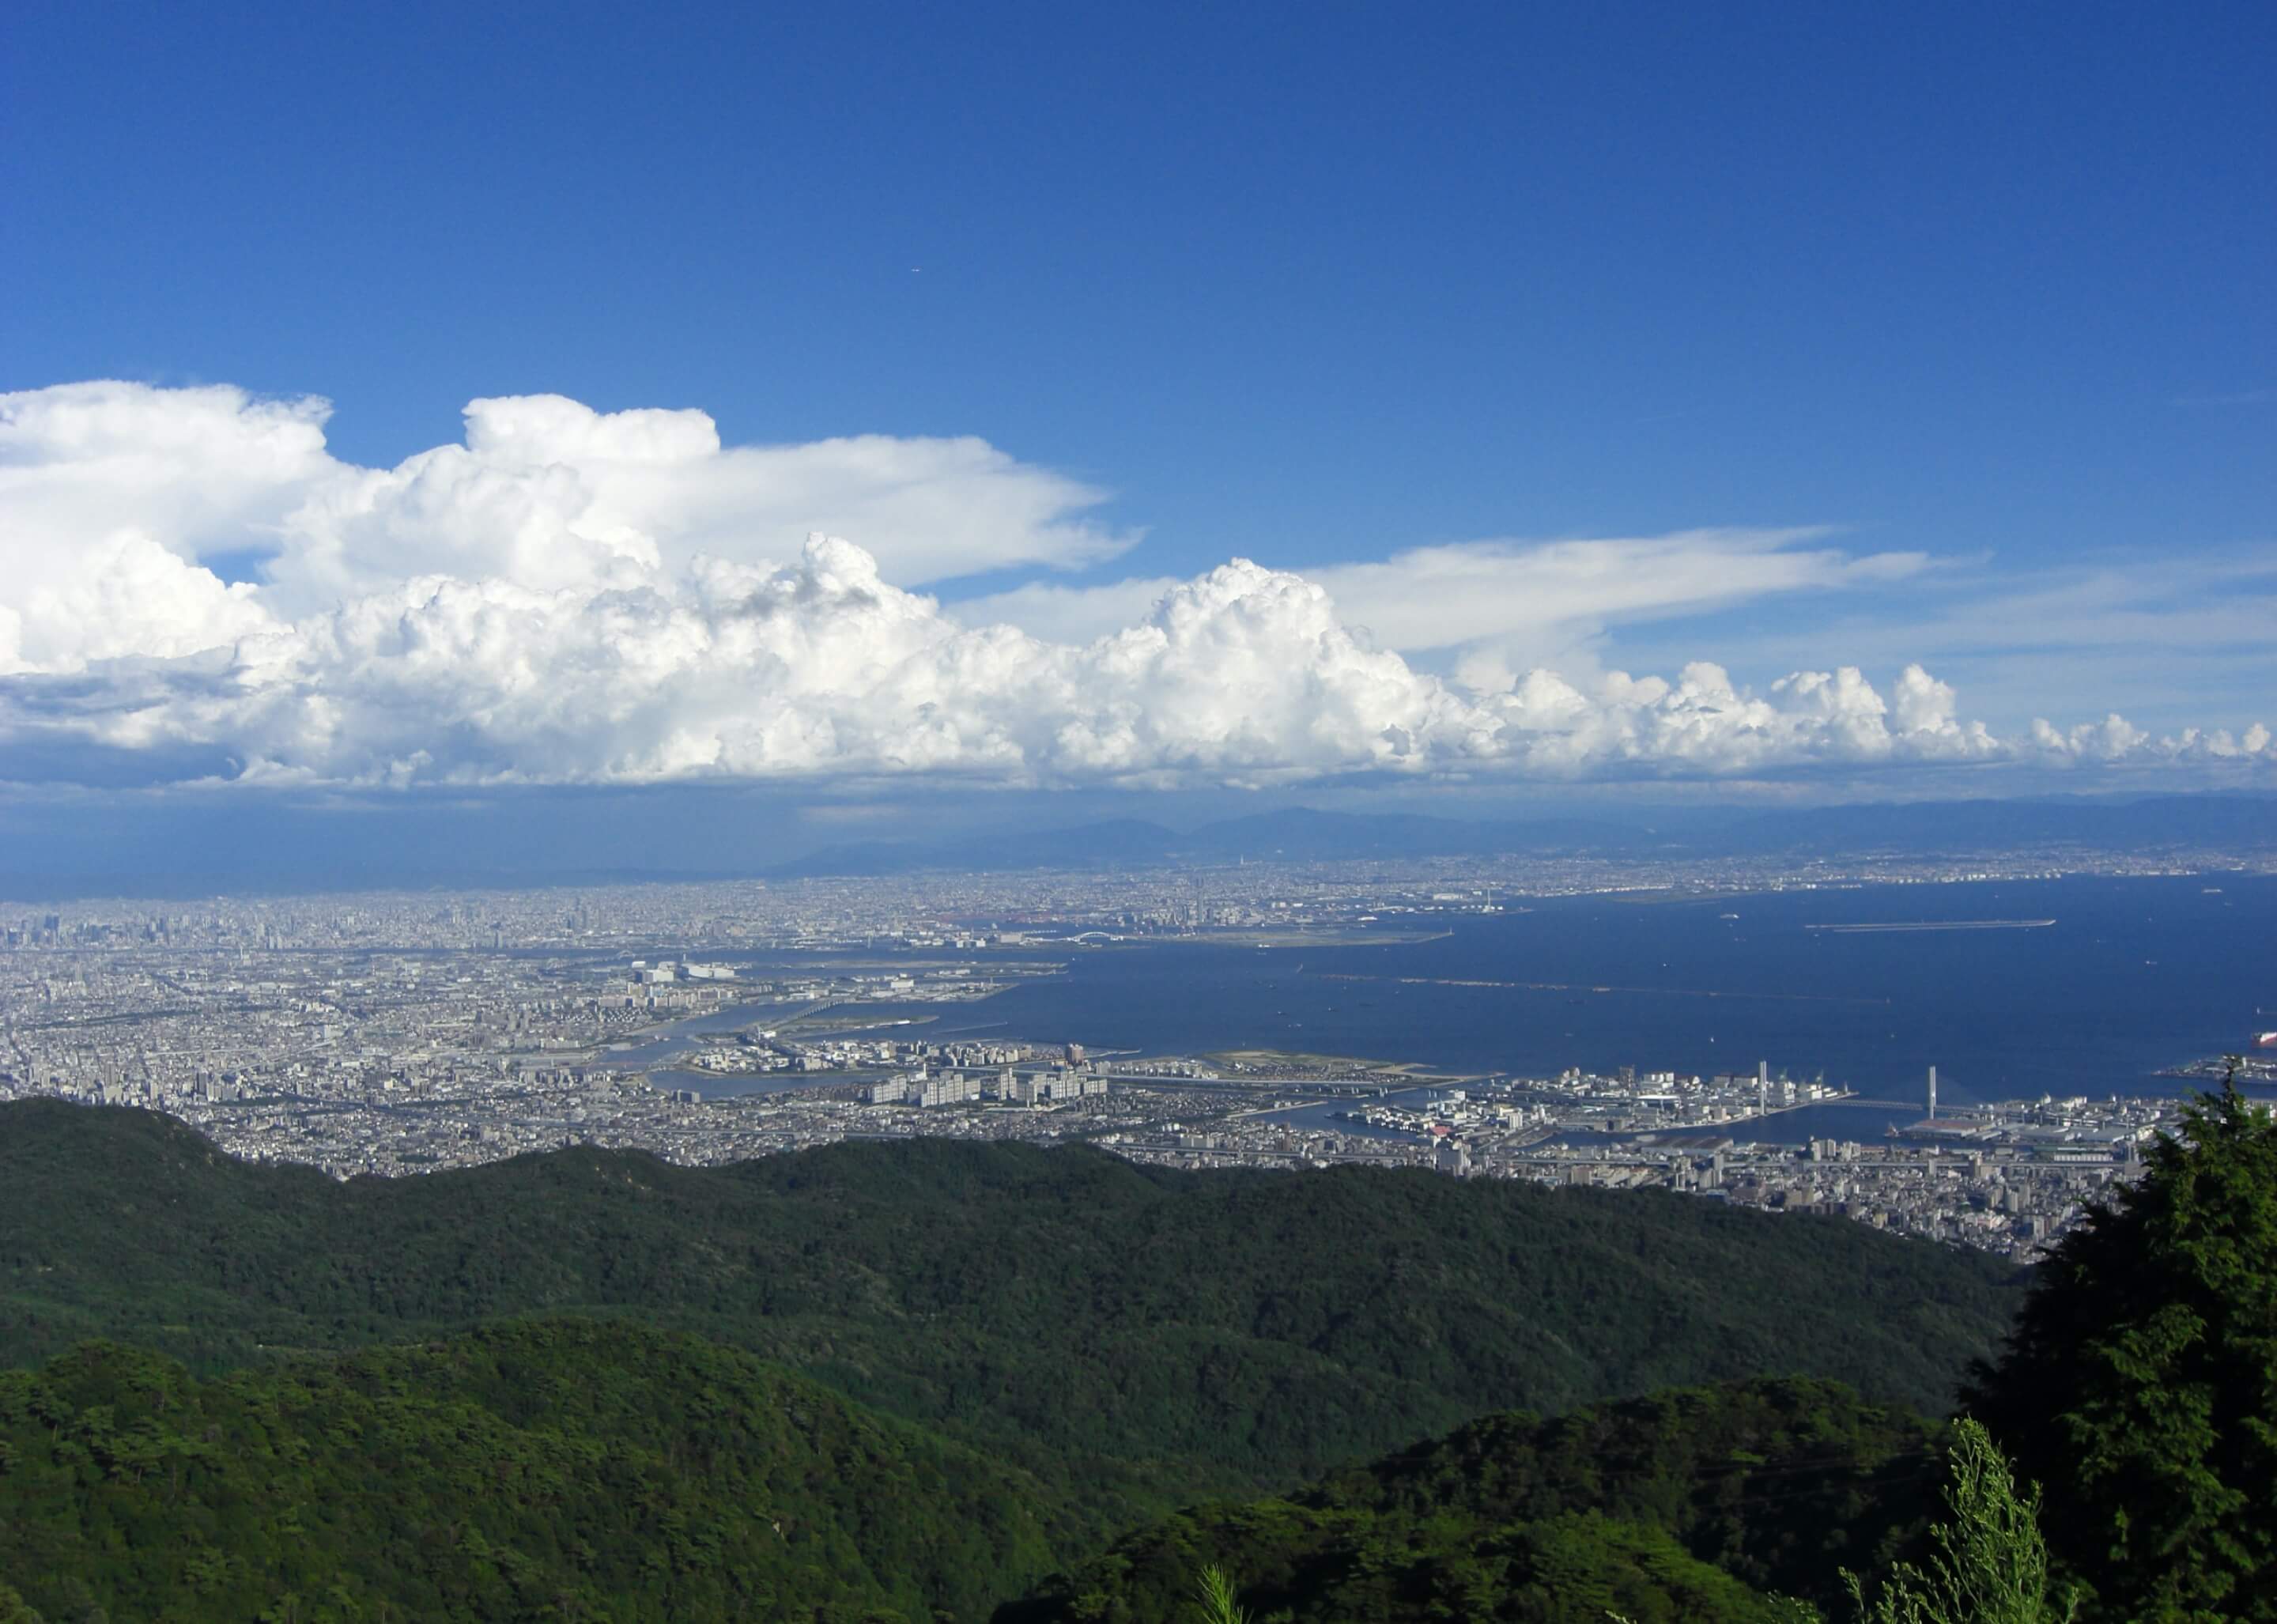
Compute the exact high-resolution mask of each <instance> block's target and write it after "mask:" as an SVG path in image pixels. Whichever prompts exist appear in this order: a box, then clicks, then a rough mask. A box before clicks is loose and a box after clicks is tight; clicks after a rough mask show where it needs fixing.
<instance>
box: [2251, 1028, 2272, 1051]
mask: <svg viewBox="0 0 2277 1624" xmlns="http://www.w3.org/2000/svg"><path fill="white" fill-rule="evenodd" d="M2253 1047H2254V1048H2277V1032H2265V1033H2262V1034H2261V1035H2260V1036H2259V1037H2258V1038H2256V1039H2254V1040H2253Z"/></svg>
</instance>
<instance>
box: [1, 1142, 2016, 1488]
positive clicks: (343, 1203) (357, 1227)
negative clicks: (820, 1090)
mask: <svg viewBox="0 0 2277 1624" xmlns="http://www.w3.org/2000/svg"><path fill="white" fill-rule="evenodd" d="M2016 1294H2017V1286H2016V1284H2015V1277H2014V1275H2013V1274H2012V1273H2011V1271H2010V1270H2008V1269H2007V1268H2005V1267H2004V1266H2003V1265H2001V1264H1999V1263H1998V1262H1994V1261H1992V1260H1990V1259H1987V1258H1984V1257H1982V1256H1978V1255H1976V1254H1964V1253H1958V1252H1953V1251H1947V1250H1945V1249H1941V1248H1938V1247H1932V1246H1929V1245H1925V1244H1922V1243H1918V1242H1914V1241H1908V1240H1901V1239H1895V1238H1892V1237H1890V1236H1886V1235H1882V1234H1878V1233H1876V1232H1874V1231H1870V1230H1867V1229H1865V1228H1863V1227H1862V1226H1859V1225H1855V1224H1848V1223H1846V1222H1842V1221H1839V1220H1835V1219H1818V1218H1809V1217H1769V1216H1760V1215H1756V1214H1751V1213H1744V1212H1736V1211H1731V1210H1727V1209H1725V1208H1722V1207H1720V1206H1718V1205H1717V1204H1713V1203H1709V1202H1702V1201H1691V1200H1687V1199H1683V1198H1679V1197H1673V1196H1662V1195H1653V1194H1610V1193H1586V1192H1567V1191H1551V1190H1544V1189H1537V1188H1533V1187H1529V1186H1519V1185H1514V1184H1509V1183H1502V1182H1488V1181H1458V1180H1454V1179H1449V1178H1439V1177H1436V1176H1434V1175H1430V1174H1427V1173H1420V1172H1417V1173H1386V1172H1382V1171H1380V1170H1362V1169H1339V1170H1330V1171H1326V1172H1318V1173H1305V1174H1296V1175H1288V1174H1233V1173H1212V1174H1174V1173H1169V1172H1165V1171H1161V1170H1150V1169H1143V1168H1139V1167H1137V1166H1134V1165H1132V1164H1131V1163H1126V1162H1123V1161H1122V1160H1120V1159H1118V1158H1116V1157H1113V1156H1111V1155H1106V1154H1104V1153H1100V1152H1097V1151H1093V1150H1089V1149H1085V1148H1080V1147H1070V1148H1064V1149H1057V1150H1049V1151H1047V1150H1041V1149H1037V1148H1034V1147H1026V1146H1016V1145H977V1144H971V1143H962V1142H949V1141H940V1140H933V1141H917V1142H910V1143H897V1144H891V1145H887V1144H849V1145H842V1146H837V1147H829V1148H826V1149H821V1150H815V1151H809V1152H804V1153H801V1154H797V1155H784V1156H777V1157H771V1158H766V1159H764V1160H760V1161H756V1162H751V1163H742V1164H740V1165H736V1166H733V1167H724V1168H715V1169H688V1168H678V1167H673V1166H669V1165H666V1164H665V1163H660V1162H658V1161H656V1160H654V1159H653V1158H651V1157H649V1156H646V1155H636V1154H623V1153H613V1152H600V1151H594V1150H589V1149H575V1150H565V1151H561V1152H558V1153H553V1154H550V1155H535V1156H526V1157H522V1158H519V1159H517V1160H514V1161H512V1162H507V1163H498V1164H495V1165H491V1166H488V1167H483V1168H478V1169H473V1170H466V1171H462V1172H451V1173H443V1174H437V1175H433V1176H430V1177H427V1178H411V1179H400V1180H392V1181H390V1180H359V1181H355V1182H353V1183H349V1184H347V1185H341V1184H337V1183H334V1182H332V1181H331V1180H330V1179H327V1178H324V1177H323V1176H321V1175H319V1174H316V1173H314V1172H311V1171H309V1170H305V1169H296V1168H285V1167H267V1166H253V1165H247V1164H244V1163H236V1162H233V1161H231V1160H229V1159H228V1158H226V1157H225V1156H223V1155H220V1154H219V1153H217V1151H215V1150H214V1149H213V1147H211V1146H210V1145H209V1144H208V1143H207V1142H206V1141H205V1140H202V1139H201V1138H200V1137H198V1136H197V1135H196V1134H194V1133H193V1132H189V1131H188V1130H187V1129H185V1128H183V1127H182V1126H180V1125H179V1124H176V1123H173V1122H171V1121H170V1120H168V1119H165V1118H163V1117H154V1116H148V1115H145V1114H141V1113H135V1112H126V1111H115V1110H91V1109H80V1108H74V1107H71V1106H65V1105H62V1104H57V1103H54V1102H21V1103H17V1104H13V1105H8V1106H0V1358H5V1359H6V1360H8V1361H14V1362H19V1363H20V1362H24V1361H31V1360H35V1359H39V1358H43V1357H48V1356H51V1355H53V1354H54V1353H57V1352H60V1351H61V1350H63V1349H64V1348H65V1347H67V1346H70V1345H71V1344H72V1343H73V1342H75V1341H77V1340H79V1339H80V1338H86V1337H88V1336H95V1335H101V1336H107V1337H113V1338H120V1339H123V1340H128V1341H133V1342H136V1343H141V1344H144V1345H147V1346H155V1347H157V1348H160V1349H163V1350H164V1351H167V1352H169V1353H173V1354H175V1355H177V1356H179V1357H180V1358H182V1359H184V1360H186V1361H187V1362H189V1363H190V1364H191V1365H192V1366H193V1367H194V1368H196V1369H204V1370H212V1369H224V1368H227V1367H230V1366H232V1365H236V1364H242V1363H246V1362H249V1361H257V1360H262V1359H266V1358H271V1357H274V1356H275V1354H276V1351H277V1350H278V1349H279V1348H287V1349H331V1348H341V1347H348V1346H358V1345H362V1344H364V1343H369V1342H375V1341H381V1340H387V1339H391V1338H405V1337H410V1336H426V1335H431V1334H436V1333H438V1332H440V1331H444V1330H449V1329H452V1328H459V1327H465V1326H468V1325H472V1324H476V1323H480V1322H482V1321H484V1320H485V1319H488V1318H491V1317H494V1316H498V1315H514V1314H523V1313H530V1312H545V1311H557V1310H562V1309H579V1310H587V1311H598V1312H603V1313H624V1314H628V1315H637V1316H639V1317H640V1318H642V1319H643V1320H644V1321H650V1322H655V1323H668V1324H674V1325H679V1326H683V1327H689V1328H695V1329H700V1330H707V1331H711V1332H713V1333H715V1334H718V1335H720V1336H722V1337H724V1338H727V1339H729V1340H732V1341H734V1342H736V1343H739V1344H741V1345H742V1346H746V1347H749V1348H751V1349H753V1350H755V1351H758V1352H759V1353H764V1354H765V1355H767V1356H769V1357H772V1358H776V1359H780V1360H781V1361H785V1362H787V1363H789V1364H792V1365H794V1366H796V1367H797V1368H798V1369H802V1370H803V1371H804V1372H805V1373H807V1374H809V1375H811V1376H816V1377H818V1378H819V1379H820V1380H823V1381H825V1382H826V1383H828V1384H831V1385H833V1386H834V1387H836V1388H838V1389H839V1390H840V1391H843V1392H846V1393H848V1394H849V1395H850V1396H852V1397H855V1398H857V1399H860V1400H862V1401H864V1402H866V1403H869V1404H872V1405H875V1406H877V1407H881V1408H883V1409H886V1410H887V1411H890V1412H892V1413H894V1414H899V1415H902V1416H904V1417H907V1418H910V1419H913V1420H918V1421H921V1422H925V1423H927V1424H929V1425H934V1426H938V1427H940V1428H942V1429H945V1430H948V1431H950V1432H952V1433H953V1434H955V1435H956V1436H959V1437H963V1438H965V1439H967V1440H968V1441H971V1442H975V1443H979V1444H981V1445H985V1446H986V1447H987V1448H989V1449H990V1450H991V1451H992V1452H998V1453H1001V1454H1003V1455H1005V1456H1007V1457H1008V1458H1009V1459H1012V1460H1016V1461H1017V1462H1018V1463H1019V1464H1020V1465H1022V1466H1024V1467H1026V1468H1030V1469H1032V1470H1036V1471H1038V1472H1039V1473H1045V1474H1048V1475H1053V1476H1055V1477H1056V1478H1058V1479H1059V1480H1060V1481H1062V1482H1066V1483H1076V1482H1080V1483H1083V1484H1085V1488H1086V1498H1087V1501H1088V1503H1091V1504H1093V1505H1095V1506H1098V1507H1099V1508H1100V1509H1099V1515H1100V1518H1101V1520H1102V1522H1105V1523H1111V1522H1112V1521H1114V1520H1115V1519H1116V1518H1117V1517H1119V1516H1122V1515H1124V1514H1125V1513H1131V1512H1136V1511H1147V1512H1151V1511H1155V1510H1159V1509H1161V1508H1162V1507H1163V1506H1167V1505H1169V1504H1174V1503H1177V1502H1178V1501H1182V1500H1184V1499H1187V1498H1192V1496H1193V1495H1194V1494H1195V1493H1197V1492H1230V1491H1241V1490H1244V1489H1255V1488H1279V1487H1283V1486H1285V1485H1286V1484H1288V1483H1291V1482H1293V1481H1296V1480H1298V1478H1299V1477H1301V1476H1306V1475H1316V1474H1317V1473H1319V1472H1321V1471H1322V1470H1325V1469H1327V1468H1333V1467H1336V1466H1339V1465H1343V1464H1345V1463H1348V1462H1350V1461H1352V1460H1357V1459H1361V1458H1365V1457H1366V1456H1367V1455H1368V1454H1371V1453H1374V1452H1381V1451H1383V1450H1386V1449H1390V1448H1395V1447H1397V1446H1398V1445H1403V1444H1405V1443H1407V1442H1409V1441H1411V1440H1413V1438H1415V1437H1419V1436H1422V1435H1425V1434H1428V1433H1430V1432H1434V1431H1439V1430H1445V1429H1447V1428H1450V1427H1452V1426H1455V1425H1458V1424H1459V1423H1460V1422H1464V1421H1466V1420H1468V1419H1470V1418H1471V1417H1473V1416H1475V1415H1478V1414H1482V1413H1484V1412H1486V1411H1489V1410H1492V1409H1496V1408H1501V1407H1527V1408H1532V1409H1536V1410H1542V1411H1550V1410H1559V1409H1565V1408H1568V1407H1573V1406H1574V1405H1577V1404H1581V1403H1586V1402H1588V1401H1591V1400H1595V1399H1604V1398H1608V1397H1613V1396H1618V1395H1621V1394H1626V1393H1634V1392H1640V1391H1647V1390H1649V1389H1652V1388H1656V1387H1662V1386H1668V1385H1672V1384H1692V1383H1697V1382H1701V1381H1706V1380H1716V1379H1723V1378H1728V1377H1740V1376H1757V1375H1762V1374H1766V1373H1799V1374H1809V1375H1817V1376H1831V1377H1834V1378H1837V1379H1840V1380H1844V1381H1847V1382H1849V1383H1851V1384H1854V1385H1855V1386H1857V1387H1858V1388H1859V1389H1860V1390H1862V1391H1865V1392H1867V1393H1869V1394H1870V1395H1872V1396H1874V1397H1876V1398H1877V1399H1892V1400H1897V1401H1900V1402H1904V1403H1908V1404H1909V1405H1912V1406H1914V1407H1917V1408H1920V1409H1923V1410H1925V1411H1929V1412H1931V1413H1937V1412H1940V1411H1942V1410H1943V1409H1944V1408H1945V1407H1946V1405H1947V1404H1948V1403H1949V1401H1950V1394H1951V1391H1952V1389H1953V1383H1954V1381H1955V1379H1956V1378H1957V1377H1958V1376H1959V1375H1960V1374H1961V1371H1962V1369H1963V1368H1964V1367H1965V1365H1966V1363H1967V1361H1969V1359H1970V1358H1971V1357H1973V1356H1976V1355H1980V1354H1983V1353H1987V1352H1989V1351H1990V1350H1991V1346H1993V1343H1994V1341H1995V1339H1996V1338H1998V1336H1999V1333H2000V1331H2001V1330H2002V1328H2003V1327H2004V1326H2005V1324H2006V1323H2007V1320H2008V1317H2009V1315H2010V1314H2011V1311H2012V1307H2013V1303H2014V1299H2015V1296H2016Z"/></svg>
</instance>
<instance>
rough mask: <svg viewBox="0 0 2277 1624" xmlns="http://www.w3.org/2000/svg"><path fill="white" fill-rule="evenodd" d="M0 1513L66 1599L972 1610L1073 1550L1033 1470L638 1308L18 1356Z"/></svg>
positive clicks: (484, 1615)
mask: <svg viewBox="0 0 2277 1624" xmlns="http://www.w3.org/2000/svg"><path fill="white" fill-rule="evenodd" d="M0 1508H4V1514H0V1574H4V1575H6V1576H7V1577H8V1578H9V1580H10V1581H11V1582H12V1583H13V1584H14V1585H15V1587H16V1589H17V1590H18V1591H19V1593H20V1596H21V1598H22V1601H23V1602H24V1603H25V1604H26V1605H29V1606H30V1607H32V1608H34V1609H36V1610H38V1611H39V1612H40V1613H43V1614H45V1615H46V1616H47V1617H49V1618H50V1619H54V1620H66V1619H69V1620H77V1619H87V1618H95V1617H101V1616H108V1617H110V1618H114V1619H138V1620H170V1621H171V1620H185V1621H187V1620H225V1619H226V1620H249V1619H275V1620H286V1619H294V1620H348V1619H373V1620H380V1619H400V1620H428V1619H438V1620H441V1619H448V1620H513V1619H591V1620H602V1619H608V1620H727V1619H741V1618H799V1619H814V1620H870V1619H887V1618H893V1619H900V1618H914V1619H923V1618H927V1617H930V1616H931V1614H932V1610H933V1608H935V1607H939V1608H942V1609H944V1610H946V1611H947V1612H948V1613H951V1614H953V1615H955V1616H957V1617H966V1618H970V1617H977V1616H981V1615H984V1614H985V1613H986V1611H987V1607H988V1604H989V1603H990V1601H991V1600H992V1599H993V1598H994V1597H995V1596H997V1595H999V1594H1001V1587H1002V1586H1003V1585H1004V1583H1005V1582H1006V1580H1007V1579H1008V1578H1009V1577H1011V1576H1012V1575H1013V1574H1017V1573H1019V1572H1020V1571H1021V1570H1023V1569H1025V1570H1026V1571H1028V1572H1029V1573H1031V1574H1033V1573H1036V1572H1039V1571H1040V1570H1041V1569H1042V1568H1043V1567H1045V1566H1046V1565H1047V1562H1048V1560H1049V1558H1050V1554H1051V1550H1052V1538H1051V1533H1050V1530H1049V1529H1048V1528H1047V1521H1046V1519H1047V1516H1048V1514H1049V1509H1050V1502H1049V1500H1048V1498H1047V1497H1046V1496H1044V1495H1043V1494H1042V1493H1040V1492H1039V1490H1038V1487H1037V1485H1036V1484H1035V1483H1034V1482H1033V1481H1032V1480H1031V1479H1029V1478H1027V1477H1026V1476H1025V1475H1023V1474H1020V1473H1018V1472H1016V1471H1011V1470H1009V1469H1007V1468H1003V1467H1001V1466H1000V1465H997V1464H996V1463H994V1462H991V1461H989V1460H985V1459H983V1458H981V1457H979V1456H978V1455H976V1454H974V1453H973V1452H971V1451H970V1450H966V1449H963V1448H961V1447H959V1446H957V1445H950V1444H946V1443H944V1442H942V1441H941V1440H940V1439H939V1438H936V1437H928V1436H926V1435H925V1434H924V1433H923V1432H921V1431H919V1430H917V1429H915V1428H912V1427H909V1426H906V1425H904V1424H902V1423H900V1422H893V1421H890V1420H887V1419H885V1418H882V1417H880V1416H877V1415H873V1414H865V1413H864V1412H863V1411H861V1410H860V1409H859V1408H857V1407H855V1406H852V1405H849V1404H848V1403H847V1402H846V1401H845V1400H844V1399H841V1398H839V1397H838V1396H837V1395H836V1394H834V1393H833V1392H830V1391H828V1390H826V1389H825V1388H822V1387H819V1386H818V1385H816V1384H813V1383H811V1382H808V1381H804V1380H802V1379H800V1378H798V1377H796V1376H792V1375H790V1374H788V1373H787V1372H785V1371H782V1370H780V1369H773V1368H772V1367H770V1366H767V1365H765V1364H764V1363H762V1362H761V1361H758V1360H756V1359H753V1358H751V1357H750V1355H749V1354H745V1353H738V1352H736V1351H735V1350H733V1349H728V1348H723V1347H720V1346H716V1345H713V1344H711V1343H707V1342H704V1341H703V1340H701V1339H699V1338H690V1337H686V1336H679V1335H674V1334H671V1333H666V1332H660V1331H653V1330H643V1329H642V1328H640V1327H637V1326H635V1325H632V1324H629V1323H622V1322H617V1323H594V1322H590V1321H568V1322H561V1321H542V1322H534V1323H522V1324H514V1325H508V1326H503V1327H500V1328H498V1329H495V1330H486V1331H481V1332H476V1333H474V1334H472V1335H468V1336H464V1337H458V1338H452V1339H450V1340H448V1341H445V1342H440V1343H436V1344H432V1345H429V1346H415V1347H400V1348H387V1349H379V1350H373V1351H369V1352H366V1353H358V1354H354V1355H352V1356H349V1357H347V1358H345V1359H340V1360H325V1361H308V1362H295V1363H293V1364H290V1365H288V1366H286V1367H285V1368H283V1369H264V1370H259V1371H247V1372H241V1373H239V1374H237V1375H235V1376H227V1377H223V1378H218V1379H215V1380H211V1381H205V1382H201V1381H198V1380H196V1379H195V1378H194V1377H192V1376H189V1374H188V1373H187V1372H186V1371H185V1370H184V1369H182V1368H181V1367H180V1366H179V1364H176V1363H175V1362H173V1361H171V1360H167V1359H164V1358H162V1357H160V1356H158V1355H156V1354H152V1353H141V1352H138V1351H135V1350H133V1349H128V1348H124V1347H119V1346H112V1345H101V1344H98V1345H93V1346H88V1347H86V1348H82V1349H80V1350H79V1351H77V1352H75V1353H71V1354H68V1355H66V1356H65V1357H64V1358H62V1359H59V1360H57V1361H54V1362H53V1363H51V1364H50V1365H49V1366H48V1367H47V1368H46V1369H43V1370H41V1371H38V1372H36V1373H35V1372H27V1371H11V1372H7V1373H5V1374H0Z"/></svg>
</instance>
